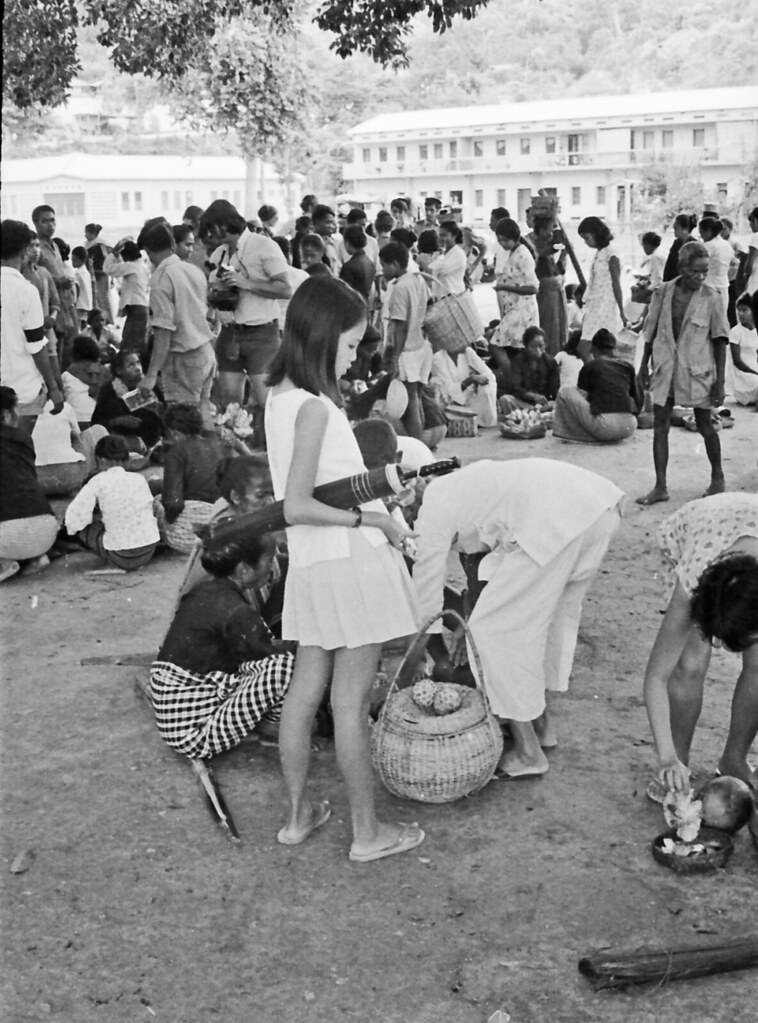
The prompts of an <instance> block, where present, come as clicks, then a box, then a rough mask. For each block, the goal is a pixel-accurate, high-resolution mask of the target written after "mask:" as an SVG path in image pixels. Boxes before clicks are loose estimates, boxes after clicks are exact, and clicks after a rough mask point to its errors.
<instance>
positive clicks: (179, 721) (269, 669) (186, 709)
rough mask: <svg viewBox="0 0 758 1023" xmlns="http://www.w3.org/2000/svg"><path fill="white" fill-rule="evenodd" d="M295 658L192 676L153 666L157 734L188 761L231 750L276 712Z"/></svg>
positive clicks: (171, 667) (176, 669) (168, 666)
mask: <svg viewBox="0 0 758 1023" xmlns="http://www.w3.org/2000/svg"><path fill="white" fill-rule="evenodd" d="M294 666H295V657H294V655H293V654H290V653H284V654H272V655H271V656H270V657H264V658H261V660H258V661H245V662H244V663H243V664H241V665H240V666H239V668H238V669H237V671H236V672H234V673H233V674H230V673H228V672H225V671H211V672H209V673H208V674H207V675H196V674H194V673H193V672H191V671H187V670H186V669H184V668H180V667H178V665H176V664H169V663H168V662H166V661H153V664H152V666H151V668H150V690H151V694H152V699H153V708H154V710H155V721H156V724H157V725H158V731H159V732H160V733H161V736H162V737H163V739H164V740H165V741H166V742H167V743H168V745H169V746H171V748H172V749H175V750H177V751H178V752H179V753H184V754H185V756H188V757H211V756H214V755H215V754H216V753H223V752H224V751H225V750H228V749H232V747H233V746H236V745H237V744H238V743H239V742H241V741H242V739H244V738H245V737H246V736H247V735H250V733H251V732H252V731H253V729H254V728H255V726H256V725H257V724H258V722H259V721H260V719H261V718H262V717H263V716H264V715H265V714H268V713H269V712H271V711H272V710H277V709H278V708H279V707H280V706H281V704H282V701H283V700H284V694H285V693H286V691H287V687H288V686H289V683H290V679H291V678H292V669H293V668H294Z"/></svg>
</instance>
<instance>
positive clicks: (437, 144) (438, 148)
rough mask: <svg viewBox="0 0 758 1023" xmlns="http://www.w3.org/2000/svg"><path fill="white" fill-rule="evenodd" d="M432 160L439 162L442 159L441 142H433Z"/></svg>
mask: <svg viewBox="0 0 758 1023" xmlns="http://www.w3.org/2000/svg"><path fill="white" fill-rule="evenodd" d="M434 159H435V160H441V159H442V143H441V142H435V143H434Z"/></svg>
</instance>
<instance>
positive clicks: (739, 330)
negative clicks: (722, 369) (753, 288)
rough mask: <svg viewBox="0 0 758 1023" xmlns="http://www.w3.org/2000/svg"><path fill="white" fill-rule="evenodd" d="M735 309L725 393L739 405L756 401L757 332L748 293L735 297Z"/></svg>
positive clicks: (757, 372)
mask: <svg viewBox="0 0 758 1023" xmlns="http://www.w3.org/2000/svg"><path fill="white" fill-rule="evenodd" d="M756 304H757V305H758V302H756ZM735 310H736V312H737V321H738V322H737V324H736V326H734V327H732V329H731V330H730V331H729V357H728V362H727V393H728V394H732V395H734V399H735V401H736V402H737V404H738V405H755V404H758V333H756V329H755V320H754V318H753V301H751V298H750V296H749V295H742V296H741V297H740V298H738V299H737V302H736V304H735Z"/></svg>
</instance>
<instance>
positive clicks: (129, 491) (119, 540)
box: [65, 435, 160, 572]
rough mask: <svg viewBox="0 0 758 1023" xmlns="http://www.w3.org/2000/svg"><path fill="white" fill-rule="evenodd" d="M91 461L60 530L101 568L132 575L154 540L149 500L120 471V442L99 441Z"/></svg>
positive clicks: (123, 451) (133, 477) (145, 489)
mask: <svg viewBox="0 0 758 1023" xmlns="http://www.w3.org/2000/svg"><path fill="white" fill-rule="evenodd" d="M95 458H96V460H97V468H98V473H97V475H96V476H93V477H92V479H91V480H89V482H88V483H85V485H84V486H83V487H82V489H81V490H80V491H79V493H78V494H77V495H76V497H75V498H74V500H73V501H72V502H71V504H70V505H69V506H68V508H67V509H66V518H65V524H66V529H67V531H68V533H69V535H70V536H76V537H77V539H78V540H79V542H80V543H81V544H82V545H83V546H84V547H87V548H88V549H89V550H92V551H95V553H96V554H98V555H99V556H100V558H102V560H103V561H104V562H106V563H107V564H109V565H112V566H113V567H114V568H121V569H123V570H124V571H125V572H132V571H134V569H137V568H142V566H143V565H146V564H147V563H148V562H149V561H150V559H151V558H152V556H153V554H155V549H156V547H157V546H158V541H159V540H160V534H159V533H158V524H157V522H156V521H155V516H154V515H153V495H152V494H151V493H150V487H149V486H148V484H147V480H145V479H144V477H143V476H140V475H139V474H138V473H136V472H127V471H126V466H127V463H128V462H129V447H128V445H127V443H126V441H125V440H124V438H123V437H118V436H116V435H109V436H107V437H103V438H102V439H101V440H99V441H98V442H97V444H96V445H95Z"/></svg>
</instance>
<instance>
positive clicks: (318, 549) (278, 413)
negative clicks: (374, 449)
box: [266, 387, 388, 568]
mask: <svg viewBox="0 0 758 1023" xmlns="http://www.w3.org/2000/svg"><path fill="white" fill-rule="evenodd" d="M312 398H317V400H318V401H321V402H323V404H324V405H325V407H326V410H327V412H328V413H329V418H328V420H327V424H326V432H325V434H324V440H323V444H322V445H321V455H320V457H319V463H318V469H317V470H316V479H315V483H314V486H317V487H318V486H321V484H322V483H332V482H334V480H339V479H343V478H344V477H345V476H355V475H357V474H358V473H362V472H366V466H365V465H364V463H363V456H362V455H361V450H360V448H359V447H358V441H357V440H356V439H355V435H354V434H353V431H352V430H351V429H350V424H349V422H348V421H347V417H346V416H345V415H344V413H343V412H342V411H340V409H339V408H337V406H336V405H335V404H334V402H333V401H332V400H331V399H330V398H327V396H326V395H324V394H320V395H314V394H311V393H310V391H305V390H303V389H302V388H299V387H293V388H291V389H290V390H286V391H280V392H279V393H276V394H275V393H274V392H273V391H269V394H268V398H267V399H266V441H267V446H268V460H269V466H270V468H271V481H272V483H273V485H274V497H276V499H277V500H278V501H282V500H284V491H285V488H286V486H287V477H288V476H289V471H290V464H291V462H292V454H293V450H294V446H295V420H296V419H297V414H298V412H299V411H300V408H301V406H302V405H303V404H304V403H305V402H306V401H310V400H311V399H312ZM361 508H362V509H363V510H364V511H372V512H379V513H380V514H384V515H386V514H388V513H387V509H386V508H385V506H384V504H383V503H382V501H368V502H367V503H366V504H362V505H361ZM350 528H351V527H349V526H309V525H297V526H287V530H286V532H287V545H288V547H289V556H290V564H291V565H292V567H293V568H304V567H307V566H309V565H315V564H317V563H318V562H321V561H336V560H337V559H339V558H347V557H349V556H350V541H349V530H350ZM360 528H361V532H362V534H363V536H364V537H365V539H366V540H368V542H369V543H370V544H371V546H372V547H380V546H381V545H382V544H385V543H387V542H388V541H387V538H386V536H385V535H384V533H383V532H382V531H381V529H376V528H373V527H370V526H361V527H360Z"/></svg>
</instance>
